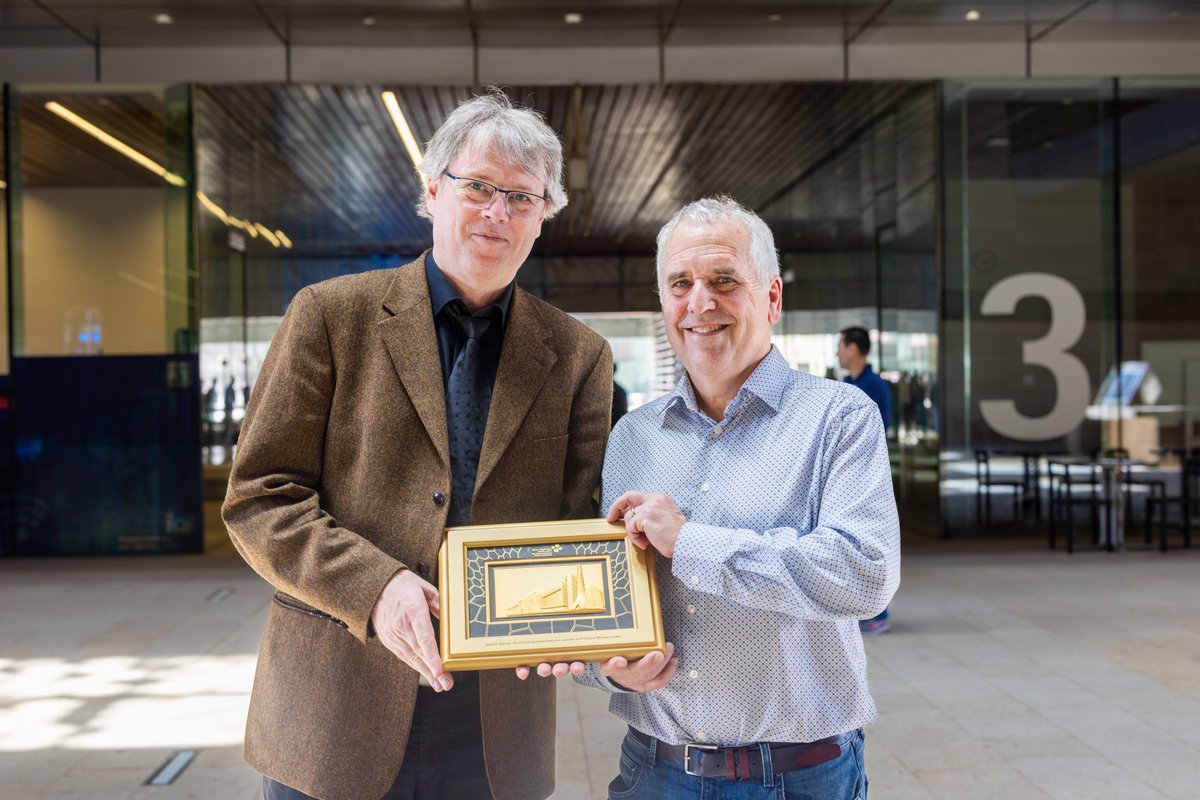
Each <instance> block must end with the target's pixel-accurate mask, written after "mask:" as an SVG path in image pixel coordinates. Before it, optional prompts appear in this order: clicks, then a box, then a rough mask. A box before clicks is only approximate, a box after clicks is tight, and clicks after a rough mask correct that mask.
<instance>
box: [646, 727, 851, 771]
mask: <svg viewBox="0 0 1200 800" xmlns="http://www.w3.org/2000/svg"><path fill="white" fill-rule="evenodd" d="M629 735H630V736H632V737H633V738H635V739H637V740H638V741H639V742H641V743H642V744H644V745H646V746H647V747H649V746H650V742H651V737H649V736H647V735H646V734H644V733H642V732H641V731H639V730H637V729H635V728H630V729H629ZM840 738H841V737H838V736H831V737H830V738H828V739H820V740H818V741H815V742H805V743H803V744H771V745H770V748H771V767H772V769H773V770H774V771H775V772H791V771H792V770H796V769H803V768H804V767H815V766H816V765H817V764H824V763H825V762H826V761H832V760H833V759H835V758H837V757H838V756H840V755H841V754H842V748H841V745H839V744H838V743H837V742H838V739H840ZM654 751H655V754H656V757H657V758H662V759H666V760H667V761H671V762H674V763H676V764H679V765H681V766H682V767H683V771H684V772H686V773H687V774H688V775H695V776H696V777H700V778H725V779H726V780H730V781H745V780H757V779H761V778H762V776H763V764H762V750H761V749H760V748H759V746H758V745H757V744H751V745H745V746H741V747H717V746H716V745H710V744H695V743H688V744H667V743H666V742H663V741H659V742H658V743H657V744H656V745H655V748H654Z"/></svg>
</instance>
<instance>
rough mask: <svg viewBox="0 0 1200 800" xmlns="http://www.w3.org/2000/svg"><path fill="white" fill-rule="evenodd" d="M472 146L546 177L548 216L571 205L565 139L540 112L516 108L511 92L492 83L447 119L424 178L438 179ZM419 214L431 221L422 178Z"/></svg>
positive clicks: (429, 152) (432, 143) (428, 150)
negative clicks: (566, 186) (566, 183)
mask: <svg viewBox="0 0 1200 800" xmlns="http://www.w3.org/2000/svg"><path fill="white" fill-rule="evenodd" d="M472 147H482V148H486V149H487V150H488V151H490V152H492V153H493V154H495V156H496V158H498V159H499V160H500V161H503V162H505V163H508V164H513V165H515V166H519V167H521V168H523V169H527V170H528V171H529V172H530V173H532V174H534V175H540V176H542V178H543V179H544V181H545V184H546V188H545V191H544V192H543V194H545V195H546V197H547V200H546V217H547V218H550V217H553V216H554V215H555V214H557V213H558V212H559V211H561V210H562V209H564V208H566V205H567V193H566V191H565V190H564V189H563V185H562V172H563V154H562V143H561V142H560V141H559V140H558V136H557V135H556V134H555V133H554V131H553V130H552V129H551V128H550V126H549V125H547V124H546V120H545V119H543V118H542V115H541V114H539V113H538V112H537V111H535V110H533V109H532V108H525V107H519V106H514V105H513V104H512V101H511V100H509V99H508V95H506V94H504V92H502V91H501V90H500V89H498V88H497V87H495V86H493V87H490V88H489V89H488V91H487V93H486V94H482V95H480V96H478V97H472V98H471V99H470V100H466V101H464V102H463V103H462V104H460V105H459V107H458V108H456V109H454V111H452V112H451V113H450V116H448V117H446V121H445V122H443V123H442V126H441V127H440V128H438V129H437V133H435V134H433V138H432V139H430V140H429V142H428V143H427V144H426V145H425V158H424V160H422V161H421V169H420V171H421V173H422V174H423V175H424V176H425V177H429V178H439V177H441V175H442V173H443V172H445V171H446V170H447V169H448V168H449V167H450V162H451V161H453V160H454V159H455V158H457V157H458V155H459V154H460V153H462V152H463V151H465V150H468V149H470V148H472ZM501 188H508V187H501ZM417 213H418V214H420V215H421V216H422V217H425V218H426V219H431V217H430V215H429V209H428V208H427V207H426V205H425V183H424V181H423V180H422V182H421V200H420V202H419V203H418V205H417Z"/></svg>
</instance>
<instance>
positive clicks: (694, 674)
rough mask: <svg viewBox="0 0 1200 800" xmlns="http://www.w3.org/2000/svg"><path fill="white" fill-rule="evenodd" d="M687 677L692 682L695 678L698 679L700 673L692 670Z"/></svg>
mask: <svg viewBox="0 0 1200 800" xmlns="http://www.w3.org/2000/svg"><path fill="white" fill-rule="evenodd" d="M688 677H689V678H691V679H692V680H696V678H699V677H700V673H699V672H697V671H696V670H692V671H691V672H689V673H688Z"/></svg>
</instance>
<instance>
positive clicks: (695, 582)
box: [692, 575, 700, 586]
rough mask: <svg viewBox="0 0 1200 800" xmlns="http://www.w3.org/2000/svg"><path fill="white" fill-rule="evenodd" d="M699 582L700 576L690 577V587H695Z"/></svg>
mask: <svg viewBox="0 0 1200 800" xmlns="http://www.w3.org/2000/svg"><path fill="white" fill-rule="evenodd" d="M699 582H700V576H699V575H693V576H692V585H693V586H695V585H696V584H697V583H699Z"/></svg>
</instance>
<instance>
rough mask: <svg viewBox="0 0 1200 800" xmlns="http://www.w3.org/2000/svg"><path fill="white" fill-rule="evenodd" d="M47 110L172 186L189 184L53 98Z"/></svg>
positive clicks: (47, 105) (47, 104)
mask: <svg viewBox="0 0 1200 800" xmlns="http://www.w3.org/2000/svg"><path fill="white" fill-rule="evenodd" d="M46 110H47V111H49V112H51V113H52V114H55V115H57V116H59V117H61V118H62V119H64V120H66V121H67V122H69V123H71V124H72V125H74V126H75V127H76V128H79V129H80V130H81V131H83V132H84V133H87V134H88V135H90V136H94V137H95V138H97V139H99V140H100V141H102V142H104V143H105V144H106V145H108V146H109V147H111V148H112V149H113V150H116V151H117V152H118V153H120V154H121V155H123V156H125V157H126V158H128V159H130V160H132V161H136V162H137V163H138V164H140V165H142V166H143V167H145V168H146V169H148V170H150V171H151V172H153V173H154V174H155V175H157V176H159V177H160V178H162V179H163V180H165V181H166V182H167V183H169V184H171V185H172V186H186V185H187V181H185V180H184V179H183V178H181V177H179V176H178V175H176V174H175V173H174V172H169V171H168V170H167V168H166V167H164V166H163V165H162V164H159V163H158V162H156V161H154V160H153V159H151V158H149V157H148V156H146V155H144V154H143V153H140V152H138V151H137V150H134V149H133V148H132V147H130V146H129V145H127V144H125V143H124V142H122V141H121V140H120V139H118V138H117V137H115V136H113V135H112V134H111V133H109V132H108V131H106V130H104V129H103V128H99V127H97V126H95V125H93V124H92V123H90V122H88V121H87V120H86V119H84V118H83V117H81V116H79V115H78V114H76V113H75V112H74V111H71V110H70V109H68V108H65V107H63V106H62V105H60V104H59V103H56V102H54V101H53V100H51V101H50V102H48V103H46Z"/></svg>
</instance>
